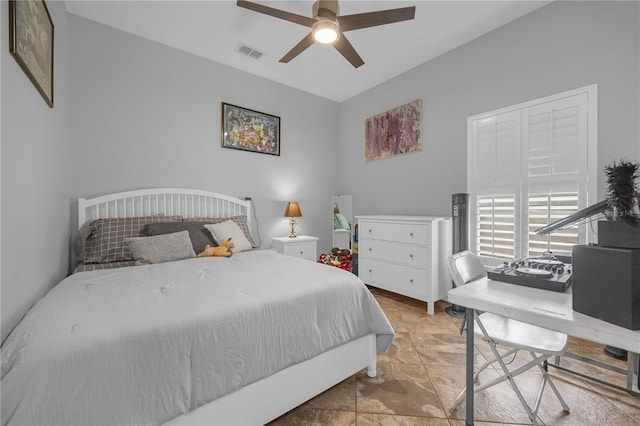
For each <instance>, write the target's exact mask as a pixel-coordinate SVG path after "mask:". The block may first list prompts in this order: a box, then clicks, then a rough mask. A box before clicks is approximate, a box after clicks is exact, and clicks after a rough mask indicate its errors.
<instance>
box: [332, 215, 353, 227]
mask: <svg viewBox="0 0 640 426" xmlns="http://www.w3.org/2000/svg"><path fill="white" fill-rule="evenodd" d="M333 229H350V226H349V221H348V220H347V218H346V217H344V215H343V214H342V213H335V214H334V215H333Z"/></svg>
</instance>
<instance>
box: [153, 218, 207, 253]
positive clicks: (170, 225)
mask: <svg viewBox="0 0 640 426" xmlns="http://www.w3.org/2000/svg"><path fill="white" fill-rule="evenodd" d="M205 223H210V222H164V223H147V224H146V225H145V226H144V232H145V235H147V236H152V235H163V234H173V233H174V232H180V231H187V232H189V238H190V239H191V244H192V245H193V251H195V252H196V254H198V253H202V252H203V251H204V249H205V247H207V245H210V246H217V244H216V242H215V241H214V240H213V237H212V236H211V233H210V232H209V231H208V230H207V229H206V228H205V227H204V225H205Z"/></svg>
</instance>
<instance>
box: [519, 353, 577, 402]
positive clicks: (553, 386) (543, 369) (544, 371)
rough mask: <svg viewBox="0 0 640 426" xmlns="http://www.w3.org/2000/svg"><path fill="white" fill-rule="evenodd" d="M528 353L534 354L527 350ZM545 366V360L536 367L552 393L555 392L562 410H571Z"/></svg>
mask: <svg viewBox="0 0 640 426" xmlns="http://www.w3.org/2000/svg"><path fill="white" fill-rule="evenodd" d="M529 353H530V354H531V356H535V354H534V353H532V352H529ZM546 367H547V361H545V362H544V367H543V366H542V365H540V364H538V368H539V369H540V371H541V372H542V376H543V377H544V380H545V382H546V383H549V387H551V390H552V391H553V393H555V394H556V397H557V398H558V401H560V405H562V409H563V410H564V411H566V412H567V413H569V412H571V409H570V408H569V405H567V403H566V402H565V400H564V398H562V395H560V391H559V390H558V388H557V387H556V384H555V383H553V380H551V376H549V372H548V371H547V368H546ZM543 386H544V382H543Z"/></svg>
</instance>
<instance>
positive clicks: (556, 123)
mask: <svg viewBox="0 0 640 426" xmlns="http://www.w3.org/2000/svg"><path fill="white" fill-rule="evenodd" d="M587 100H588V99H587V94H586V93H582V94H580V95H575V96H570V97H566V98H562V99H558V100H554V101H551V102H545V103H541V104H539V105H535V106H531V107H529V108H525V109H523V110H522V116H523V124H522V127H523V133H522V134H523V141H522V147H523V150H522V151H523V157H522V162H523V164H526V165H527V167H526V169H525V170H523V177H522V180H523V182H524V183H525V185H523V194H522V198H523V200H526V204H527V206H528V208H527V211H526V222H524V223H528V226H527V227H522V229H521V232H522V234H521V235H520V238H521V239H522V241H527V249H526V252H524V253H523V255H524V256H539V255H541V254H543V253H544V252H547V251H551V252H565V253H566V252H571V247H572V246H573V245H575V244H578V243H579V232H578V228H577V227H571V228H567V229H564V230H562V231H557V232H554V233H552V234H550V235H548V236H540V235H537V234H536V233H535V231H536V230H537V229H539V228H541V227H543V226H545V225H547V224H549V223H551V222H555V221H556V220H558V219H562V218H563V217H566V216H568V215H569V214H571V213H574V212H576V211H578V209H579V207H580V204H579V202H580V197H579V194H580V190H581V188H580V186H581V181H584V182H586V180H587V176H586V167H584V166H582V167H581V164H583V165H584V164H586V161H587V157H586V156H587V143H586V136H587V106H588V104H587ZM585 190H586V188H585ZM582 198H586V197H582ZM583 207H584V206H583Z"/></svg>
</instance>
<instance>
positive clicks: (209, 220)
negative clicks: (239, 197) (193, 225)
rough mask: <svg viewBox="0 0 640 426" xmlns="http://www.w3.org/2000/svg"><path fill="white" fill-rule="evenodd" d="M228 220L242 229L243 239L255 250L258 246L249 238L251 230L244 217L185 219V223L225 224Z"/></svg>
mask: <svg viewBox="0 0 640 426" xmlns="http://www.w3.org/2000/svg"><path fill="white" fill-rule="evenodd" d="M228 220H232V221H234V222H235V223H236V225H238V226H239V227H240V229H242V232H243V234H244V236H245V238H246V239H247V240H248V241H249V243H251V247H253V248H256V247H258V245H257V244H256V243H255V241H253V238H252V237H251V230H250V229H249V224H248V223H247V217H246V216H231V217H193V218H188V219H185V220H184V221H185V222H205V223H221V222H226V221H228Z"/></svg>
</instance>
